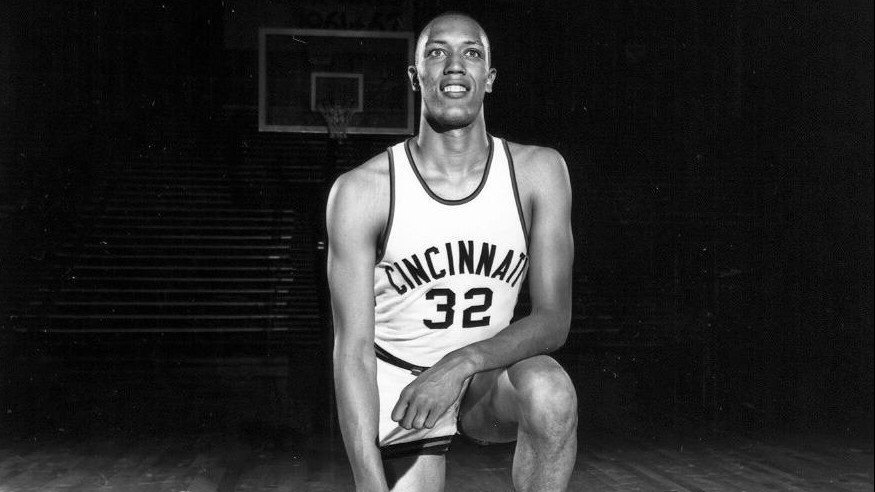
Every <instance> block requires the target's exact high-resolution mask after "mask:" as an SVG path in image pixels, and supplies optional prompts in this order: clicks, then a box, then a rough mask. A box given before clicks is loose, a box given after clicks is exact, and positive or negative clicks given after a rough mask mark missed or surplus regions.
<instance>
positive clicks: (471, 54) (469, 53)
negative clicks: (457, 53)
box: [468, 50, 483, 58]
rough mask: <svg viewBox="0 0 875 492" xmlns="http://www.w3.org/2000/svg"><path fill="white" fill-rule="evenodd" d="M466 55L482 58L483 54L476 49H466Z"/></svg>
mask: <svg viewBox="0 0 875 492" xmlns="http://www.w3.org/2000/svg"><path fill="white" fill-rule="evenodd" d="M468 56H471V57H474V58H482V57H483V55H482V54H480V52H479V51H477V50H468Z"/></svg>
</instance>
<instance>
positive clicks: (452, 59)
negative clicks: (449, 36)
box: [444, 53, 465, 75]
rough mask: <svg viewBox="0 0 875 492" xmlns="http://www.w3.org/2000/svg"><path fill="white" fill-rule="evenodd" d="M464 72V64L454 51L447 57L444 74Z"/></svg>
mask: <svg viewBox="0 0 875 492" xmlns="http://www.w3.org/2000/svg"><path fill="white" fill-rule="evenodd" d="M451 73H465V65H463V64H462V57H461V56H460V55H458V54H456V53H454V54H451V55H450V56H448V57H447V64H446V66H444V74H445V75H446V74H451Z"/></svg>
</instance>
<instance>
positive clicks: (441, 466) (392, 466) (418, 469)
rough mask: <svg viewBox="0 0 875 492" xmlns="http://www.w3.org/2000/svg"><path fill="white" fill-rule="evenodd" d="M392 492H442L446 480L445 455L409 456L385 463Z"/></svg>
mask: <svg viewBox="0 0 875 492" xmlns="http://www.w3.org/2000/svg"><path fill="white" fill-rule="evenodd" d="M383 469H384V470H385V472H386V481H387V482H389V490H391V491H392V492H442V491H443V490H444V481H445V479H446V457H445V456H443V455H420V456H407V457H404V458H392V459H388V460H384V461H383Z"/></svg>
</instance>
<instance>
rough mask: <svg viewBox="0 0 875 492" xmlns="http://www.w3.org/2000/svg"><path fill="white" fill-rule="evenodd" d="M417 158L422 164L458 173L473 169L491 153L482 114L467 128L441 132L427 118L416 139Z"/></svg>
mask: <svg viewBox="0 0 875 492" xmlns="http://www.w3.org/2000/svg"><path fill="white" fill-rule="evenodd" d="M414 143H415V149H412V150H414V152H415V154H416V158H417V162H418V163H419V164H420V166H422V167H431V168H433V169H439V170H440V171H441V172H443V173H448V174H454V173H458V172H463V173H464V172H467V171H471V170H473V168H475V167H477V166H478V165H479V164H481V163H483V162H485V160H486V157H487V155H488V154H489V137H488V135H487V134H486V123H485V121H484V119H483V118H482V117H480V118H477V119H476V120H475V121H474V122H472V123H471V124H470V125H468V126H466V127H464V128H456V129H452V130H446V131H442V132H437V131H435V130H434V128H432V127H431V126H430V125H429V124H428V122H426V121H425V119H423V120H422V121H421V122H420V125H419V134H418V135H417V136H416V139H415V140H414Z"/></svg>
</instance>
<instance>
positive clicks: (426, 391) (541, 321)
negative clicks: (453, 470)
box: [392, 148, 574, 428]
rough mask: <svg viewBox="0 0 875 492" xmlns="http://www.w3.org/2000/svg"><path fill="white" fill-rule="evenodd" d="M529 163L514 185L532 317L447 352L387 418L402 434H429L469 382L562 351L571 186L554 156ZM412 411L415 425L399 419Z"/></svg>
mask: <svg viewBox="0 0 875 492" xmlns="http://www.w3.org/2000/svg"><path fill="white" fill-rule="evenodd" d="M532 158H533V159H534V161H533V162H529V163H527V166H528V168H527V169H526V170H524V171H523V170H521V169H520V171H523V172H519V171H518V179H519V180H520V181H523V180H524V182H525V186H526V188H527V189H529V190H531V196H532V213H531V219H530V220H531V227H530V231H529V259H530V262H531V263H530V266H529V272H528V279H529V294H530V297H531V302H532V311H531V313H530V314H529V315H528V316H526V317H524V318H521V319H519V320H517V321H516V322H514V323H511V324H510V325H509V326H508V327H507V328H505V329H504V330H502V331H501V332H499V333H498V334H497V335H495V336H494V337H492V338H489V339H487V340H483V341H480V342H476V343H472V344H471V345H468V346H465V347H462V348H460V349H458V350H455V351H453V352H450V353H449V354H447V355H446V356H445V357H444V358H442V359H441V360H440V361H438V363H437V364H435V365H434V366H432V367H431V368H430V369H429V370H427V371H425V372H423V373H422V374H421V375H420V376H419V377H418V378H417V379H416V380H415V381H414V382H413V383H411V384H410V385H409V386H408V387H407V388H405V390H404V391H403V392H402V394H401V398H400V399H399V401H398V404H397V405H396V407H395V410H394V412H393V414H392V416H393V419H394V420H396V421H398V422H401V423H402V426H404V427H407V428H410V427H408V425H410V426H412V427H417V428H420V427H421V426H422V424H420V425H417V424H419V423H420V422H422V421H423V420H424V426H425V427H429V428H431V427H432V426H433V425H434V423H435V422H436V421H437V419H438V418H439V417H440V415H441V414H443V412H444V411H446V409H447V408H449V406H450V405H451V404H452V403H453V401H454V398H455V397H457V396H458V393H459V391H460V389H461V385H462V383H463V381H464V380H465V379H467V378H468V377H470V376H473V375H474V374H476V373H478V372H483V371H488V370H491V369H496V368H499V367H508V366H510V365H513V364H515V363H517V362H519V361H521V360H523V359H527V358H529V357H534V356H536V355H541V354H547V353H550V352H553V351H555V350H556V349H558V348H559V347H561V346H562V345H563V344H564V343H565V339H566V338H567V336H568V330H569V328H570V323H571V280H572V263H573V260H574V240H573V237H572V233H571V184H570V180H569V177H568V169H567V166H566V165H565V161H564V159H562V156H561V155H559V153H558V152H556V151H555V150H552V149H543V148H542V149H537V150H535V151H533V156H532ZM520 167H521V166H520ZM518 169H519V168H518ZM411 410H412V411H413V412H416V413H418V414H419V415H420V418H419V419H414V418H411V416H410V415H407V418H406V419H405V418H404V417H405V413H410V412H411ZM424 414H425V415H428V418H427V419H423V417H422V415H424Z"/></svg>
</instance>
